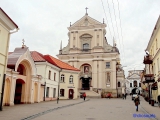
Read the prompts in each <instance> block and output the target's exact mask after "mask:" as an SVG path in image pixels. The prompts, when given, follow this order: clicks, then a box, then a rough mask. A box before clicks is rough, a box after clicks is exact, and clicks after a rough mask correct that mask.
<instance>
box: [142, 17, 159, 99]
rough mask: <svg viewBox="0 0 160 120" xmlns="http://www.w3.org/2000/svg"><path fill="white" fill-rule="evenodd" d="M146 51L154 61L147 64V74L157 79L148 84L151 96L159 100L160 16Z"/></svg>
mask: <svg viewBox="0 0 160 120" xmlns="http://www.w3.org/2000/svg"><path fill="white" fill-rule="evenodd" d="M146 51H147V52H149V53H147V54H149V55H148V59H150V60H151V61H152V63H151V64H147V65H146V68H145V70H146V71H145V74H148V75H146V77H153V78H154V80H155V82H154V83H153V84H152V83H150V84H148V85H150V91H151V90H152V94H151V98H152V99H154V100H155V101H157V96H158V95H160V88H159V87H160V16H159V18H158V20H157V23H156V25H155V27H154V30H153V32H152V35H151V37H150V40H149V43H148V45H147V48H146ZM146 59H147V57H146ZM151 84H152V85H151ZM157 87H158V89H157Z"/></svg>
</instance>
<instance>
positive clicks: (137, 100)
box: [134, 96, 140, 111]
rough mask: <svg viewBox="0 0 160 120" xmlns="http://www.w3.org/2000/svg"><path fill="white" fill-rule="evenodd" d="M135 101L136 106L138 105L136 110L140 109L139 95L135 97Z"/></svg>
mask: <svg viewBox="0 0 160 120" xmlns="http://www.w3.org/2000/svg"><path fill="white" fill-rule="evenodd" d="M134 103H135V106H136V111H138V105H139V104H140V100H139V97H138V96H136V97H135V99H134Z"/></svg>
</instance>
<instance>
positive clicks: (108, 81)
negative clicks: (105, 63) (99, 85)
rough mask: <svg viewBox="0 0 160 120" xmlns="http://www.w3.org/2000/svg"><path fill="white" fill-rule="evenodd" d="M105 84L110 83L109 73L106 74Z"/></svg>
mask: <svg viewBox="0 0 160 120" xmlns="http://www.w3.org/2000/svg"><path fill="white" fill-rule="evenodd" d="M107 83H110V73H109V72H107Z"/></svg>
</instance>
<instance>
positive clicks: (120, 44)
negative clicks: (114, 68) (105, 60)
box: [112, 0, 121, 49]
mask: <svg viewBox="0 0 160 120" xmlns="http://www.w3.org/2000/svg"><path fill="white" fill-rule="evenodd" d="M112 4H113V9H114V16H115V21H116V27H117V34H118V40H119V45H120V49H121V44H120V39H119V32H118V26H117V20H116V13H115V8H114V2H113V0H112Z"/></svg>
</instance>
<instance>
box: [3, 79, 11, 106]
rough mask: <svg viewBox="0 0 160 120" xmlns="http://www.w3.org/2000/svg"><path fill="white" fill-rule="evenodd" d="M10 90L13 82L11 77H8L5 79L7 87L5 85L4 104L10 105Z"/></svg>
mask: <svg viewBox="0 0 160 120" xmlns="http://www.w3.org/2000/svg"><path fill="white" fill-rule="evenodd" d="M10 90H11V83H10V80H9V79H6V81H5V87H4V98H3V104H4V105H6V106H9V105H10V103H9V102H10Z"/></svg>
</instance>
